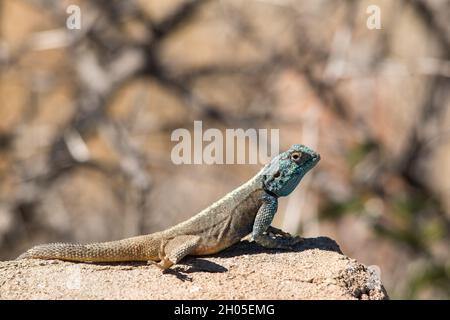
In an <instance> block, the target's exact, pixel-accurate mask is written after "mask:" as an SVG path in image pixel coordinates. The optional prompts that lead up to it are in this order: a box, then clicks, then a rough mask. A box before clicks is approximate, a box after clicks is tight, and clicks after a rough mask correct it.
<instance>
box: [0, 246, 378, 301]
mask: <svg viewBox="0 0 450 320" xmlns="http://www.w3.org/2000/svg"><path fill="white" fill-rule="evenodd" d="M386 298H387V294H386V292H385V290H384V288H383V286H382V284H381V282H380V279H379V277H378V276H377V273H376V272H375V271H374V270H371V269H369V268H367V267H365V266H364V265H362V264H360V263H358V262H356V261H355V260H353V259H350V258H348V257H346V256H344V255H343V254H342V253H341V252H340V250H339V247H338V245H337V244H336V243H335V242H334V241H333V240H331V239H329V238H325V237H320V238H310V239H305V241H304V242H302V243H301V244H299V245H298V246H297V248H296V250H295V251H290V252H287V251H280V250H267V249H264V248H261V247H259V246H258V245H256V244H254V243H249V242H247V241H242V242H241V243H240V244H238V245H236V246H233V247H232V248H230V249H228V250H225V251H224V252H222V253H220V254H217V255H214V256H208V257H199V258H187V259H185V260H184V261H183V264H181V265H178V266H176V267H174V268H173V270H170V271H168V272H165V273H164V274H163V273H161V270H159V269H158V268H156V267H155V266H152V265H147V264H145V263H111V264H93V263H71V262H63V261H57V260H48V261H45V260H16V261H5V262H0V299H386Z"/></svg>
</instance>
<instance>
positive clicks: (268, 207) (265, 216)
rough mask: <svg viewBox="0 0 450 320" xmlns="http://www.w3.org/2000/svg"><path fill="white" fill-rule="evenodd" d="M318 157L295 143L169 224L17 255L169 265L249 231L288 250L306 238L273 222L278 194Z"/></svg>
mask: <svg viewBox="0 0 450 320" xmlns="http://www.w3.org/2000/svg"><path fill="white" fill-rule="evenodd" d="M319 160H320V155H319V154H318V153H316V152H315V151H313V150H312V149H311V148H309V147H307V146H304V145H301V144H294V145H292V146H291V147H290V148H289V149H288V150H287V151H285V152H282V153H280V154H278V155H277V156H275V157H274V158H273V159H272V160H271V161H270V162H269V163H268V164H266V165H265V166H264V167H263V168H262V169H261V170H260V171H259V172H258V173H257V174H256V175H255V176H254V177H253V178H251V179H250V180H248V181H247V182H246V183H244V184H243V185H241V186H240V187H238V188H236V189H235V190H233V191H231V192H230V193H228V194H227V195H225V196H224V197H223V198H221V199H220V200H218V201H216V202H215V203H213V204H212V205H210V206H209V207H208V208H206V209H204V210H202V211H201V212H199V213H198V214H196V215H195V216H193V217H192V218H190V219H188V220H186V221H184V222H181V223H179V224H177V225H175V226H173V227H171V228H169V229H167V230H164V231H160V232H156V233H152V234H148V235H141V236H135V237H131V238H126V239H122V240H116V241H109V242H99V243H90V244H77V243H50V244H43V245H38V246H35V247H33V248H31V249H29V250H28V251H26V252H25V253H23V254H22V255H20V256H19V257H18V258H17V259H26V258H29V259H57V260H65V261H76V262H130V261H147V262H148V263H149V264H155V265H156V266H158V267H159V268H161V269H163V270H165V269H168V268H170V267H171V266H172V265H174V264H177V263H178V262H179V261H180V260H181V259H183V258H184V257H186V256H188V255H191V256H202V255H210V254H214V253H217V252H220V251H222V250H224V249H226V248H228V247H230V246H232V245H234V244H236V243H238V242H239V241H241V240H242V239H243V238H246V237H248V236H251V238H252V240H253V241H254V242H256V243H257V244H259V245H261V246H263V247H266V248H271V249H287V250H289V249H292V248H293V246H294V245H295V244H297V243H299V242H301V241H302V238H301V237H299V236H292V235H290V234H289V233H286V232H283V231H282V230H280V229H277V228H274V227H272V226H271V223H272V220H273V218H274V216H275V213H276V212H277V209H278V198H279V197H285V196H287V195H289V194H290V193H291V192H292V191H293V190H294V189H295V188H296V187H297V185H298V184H299V183H300V180H301V179H302V178H303V177H304V175H305V174H306V173H307V172H308V171H310V170H311V169H312V168H313V167H314V166H315V165H316V164H317V163H318V162H319Z"/></svg>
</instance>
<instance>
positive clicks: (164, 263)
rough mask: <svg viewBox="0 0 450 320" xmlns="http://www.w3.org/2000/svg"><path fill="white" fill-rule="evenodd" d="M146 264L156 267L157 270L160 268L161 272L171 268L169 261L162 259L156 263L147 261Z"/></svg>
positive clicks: (171, 264)
mask: <svg viewBox="0 0 450 320" xmlns="http://www.w3.org/2000/svg"><path fill="white" fill-rule="evenodd" d="M147 264H152V265H155V266H157V267H158V268H160V269H161V270H167V269H169V268H170V267H171V266H173V262H172V261H170V260H169V259H168V258H163V259H162V260H161V261H159V262H156V261H152V260H149V261H147Z"/></svg>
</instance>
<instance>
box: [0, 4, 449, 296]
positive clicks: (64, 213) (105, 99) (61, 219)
mask: <svg viewBox="0 0 450 320" xmlns="http://www.w3.org/2000/svg"><path fill="white" fill-rule="evenodd" d="M71 4H76V5H79V6H80V8H81V29H80V30H69V29H68V28H67V27H66V20H67V18H68V17H69V14H68V13H67V12H66V9H67V7H68V6H69V5H71ZM370 5H377V6H379V8H380V10H381V11H380V13H381V29H375V30H370V29H369V28H368V27H367V19H368V18H369V17H370V14H369V13H368V12H367V9H368V7H369V6H370ZM449 20H450V2H449V1H448V0H429V1H425V0H410V1H409V0H408V1H406V0H405V1H400V0H399V1H389V0H385V1H375V0H372V1H363V0H361V1H356V0H355V1H333V0H320V1H319V0H305V1H296V0H258V1H257V0H245V1H235V0H220V1H219V0H210V1H204V0H197V1H188V0H175V1H165V0H158V1H157V0H148V1H145V0H129V1H118V0H91V1H81V0H80V1H75V0H71V1H62V0H0V259H1V260H6V259H13V258H15V257H16V256H17V255H18V254H20V253H21V252H23V251H25V250H26V249H28V248H30V247H31V246H33V245H36V244H39V243H46V242H92V241H106V240H113V239H119V238H123V237H128V236H133V235H138V234H143V233H150V232H154V231H158V230H161V229H163V228H166V227H169V226H171V225H173V224H175V223H178V222H180V221H182V220H184V219H186V218H189V217H191V216H192V215H194V214H195V213H196V212H197V211H199V210H201V209H203V208H205V207H206V206H208V205H210V204H211V203H212V202H214V201H216V200H217V199H219V198H220V197H222V196H223V195H224V194H225V193H227V192H229V191H231V190H232V189H233V188H235V187H237V186H239V185H240V184H242V183H243V182H244V181H245V180H246V179H248V178H250V177H252V176H253V175H254V174H255V173H256V172H257V171H258V170H259V169H260V167H261V166H260V165H178V166H177V165H174V164H173V163H172V161H171V158H170V153H171V150H172V148H173V147H174V145H175V144H176V143H175V142H171V140H170V136H171V133H172V131H173V130H175V129H178V128H187V129H189V130H192V128H193V121H194V120H202V121H203V128H204V130H205V129H207V128H219V129H221V130H224V129H226V128H231V129H234V128H244V129H248V128H256V129H259V128H262V129H264V128H266V129H279V130H280V149H281V151H283V150H285V149H287V148H288V147H289V146H290V145H291V144H293V143H303V144H306V145H309V146H311V147H313V148H314V149H315V150H317V151H318V152H319V153H320V154H321V156H322V160H321V162H320V164H319V165H318V166H317V167H316V168H315V169H314V170H313V172H312V173H310V174H309V176H308V177H307V178H305V179H304V181H303V182H302V184H301V187H300V188H297V190H296V191H295V192H294V193H293V194H291V196H290V197H288V198H283V199H282V200H281V201H280V208H279V213H278V215H277V217H276V220H275V223H274V225H275V226H278V227H282V228H283V229H285V230H287V231H290V232H292V233H298V234H301V235H303V236H305V237H317V236H329V237H331V238H333V239H335V240H336V241H337V242H338V244H339V245H340V246H341V249H342V251H343V252H344V253H345V254H346V255H348V256H350V257H352V258H355V259H357V260H359V261H360V262H362V263H364V264H366V265H375V266H378V267H379V268H380V270H381V278H382V281H383V283H384V285H385V287H386V289H387V291H388V293H389V294H390V296H391V297H392V298H404V299H410V298H414V299H419V298H425V299H428V298H439V299H443V298H444V299H445V298H447V299H448V298H450V251H449V245H450V241H449V237H450V179H449V178H450V109H449V106H450V90H449V89H450V81H449V80H450V24H449V23H448V22H449Z"/></svg>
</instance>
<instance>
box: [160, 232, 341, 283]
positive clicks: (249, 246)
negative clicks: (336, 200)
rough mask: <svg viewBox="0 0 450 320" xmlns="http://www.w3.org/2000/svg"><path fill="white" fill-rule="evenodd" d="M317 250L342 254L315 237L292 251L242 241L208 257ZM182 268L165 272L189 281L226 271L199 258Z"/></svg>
mask: <svg viewBox="0 0 450 320" xmlns="http://www.w3.org/2000/svg"><path fill="white" fill-rule="evenodd" d="M311 249H319V250H326V251H334V252H338V253H342V251H341V249H340V248H339V245H338V244H337V243H336V241H334V240H332V239H330V238H328V237H317V238H304V239H303V241H302V242H300V243H299V244H297V245H296V246H295V247H294V248H293V249H292V250H280V249H267V248H264V247H262V246H260V245H258V244H256V243H254V242H250V241H247V240H243V241H241V242H239V243H237V244H235V245H233V246H231V247H230V248H228V249H225V250H224V251H222V252H219V253H217V254H213V255H209V257H220V258H231V257H235V256H240V255H244V254H246V255H252V254H259V253H268V254H275V253H278V252H301V251H305V250H311ZM182 264H183V265H184V266H189V268H188V269H186V268H184V267H175V268H174V269H172V270H170V271H167V272H168V273H170V274H174V275H175V276H176V277H177V278H179V279H180V280H183V281H186V280H189V277H188V276H187V275H186V274H188V273H194V272H212V273H216V272H218V273H222V272H226V271H228V269H227V268H225V267H223V266H221V265H219V264H217V263H214V262H212V261H209V260H205V259H202V258H199V257H192V256H190V257H187V258H185V260H184V261H183V262H182Z"/></svg>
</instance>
